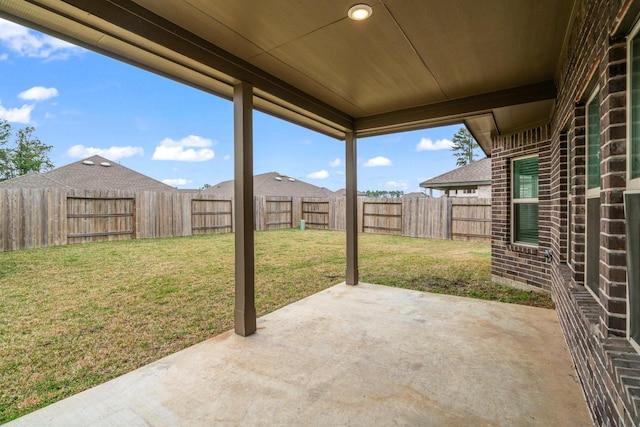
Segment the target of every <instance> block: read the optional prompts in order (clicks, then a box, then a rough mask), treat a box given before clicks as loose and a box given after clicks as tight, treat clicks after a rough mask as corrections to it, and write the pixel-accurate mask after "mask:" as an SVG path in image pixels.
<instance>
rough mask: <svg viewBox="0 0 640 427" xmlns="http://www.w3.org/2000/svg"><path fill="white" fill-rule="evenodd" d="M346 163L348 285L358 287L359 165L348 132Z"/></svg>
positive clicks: (354, 143)
mask: <svg viewBox="0 0 640 427" xmlns="http://www.w3.org/2000/svg"><path fill="white" fill-rule="evenodd" d="M345 147H346V154H345V163H346V171H347V183H346V184H347V196H346V197H347V200H346V202H347V208H346V209H347V218H346V227H347V285H357V284H358V282H359V280H360V279H359V277H358V185H357V181H358V180H357V176H358V165H357V156H356V138H355V135H354V134H353V132H347V134H346V138H345Z"/></svg>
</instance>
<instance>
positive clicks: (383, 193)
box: [364, 190, 404, 197]
mask: <svg viewBox="0 0 640 427" xmlns="http://www.w3.org/2000/svg"><path fill="white" fill-rule="evenodd" d="M364 193H365V194H366V195H367V197H402V196H403V195H404V191H400V190H392V191H387V190H367V191H365V192H364Z"/></svg>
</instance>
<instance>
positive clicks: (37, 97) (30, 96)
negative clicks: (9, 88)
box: [18, 86, 58, 101]
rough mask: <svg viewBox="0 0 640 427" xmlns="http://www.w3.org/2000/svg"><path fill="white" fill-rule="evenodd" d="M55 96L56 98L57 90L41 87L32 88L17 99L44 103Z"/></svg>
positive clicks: (20, 94) (21, 93)
mask: <svg viewBox="0 0 640 427" xmlns="http://www.w3.org/2000/svg"><path fill="white" fill-rule="evenodd" d="M56 96H58V89H56V88H55V87H50V88H46V87H42V86H34V87H32V88H31V89H28V90H25V91H24V92H20V93H19V94H18V98H20V99H24V100H25V101H44V100H46V99H49V98H53V97H56Z"/></svg>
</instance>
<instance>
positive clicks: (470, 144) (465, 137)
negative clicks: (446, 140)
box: [451, 127, 479, 166]
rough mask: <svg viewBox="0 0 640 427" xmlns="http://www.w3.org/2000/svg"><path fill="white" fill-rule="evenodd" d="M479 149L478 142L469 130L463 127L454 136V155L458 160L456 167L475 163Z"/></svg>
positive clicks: (452, 148) (452, 149)
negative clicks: (476, 151)
mask: <svg viewBox="0 0 640 427" xmlns="http://www.w3.org/2000/svg"><path fill="white" fill-rule="evenodd" d="M478 147H479V145H478V143H477V142H476V140H475V139H474V138H473V135H471V132H469V131H468V130H467V128H465V127H462V128H460V130H458V132H456V134H455V135H454V136H453V147H451V151H453V155H454V156H455V157H456V158H457V159H458V160H456V166H464V165H468V164H469V163H471V162H473V161H474V160H475V157H476V153H475V150H476V149H477V148H478Z"/></svg>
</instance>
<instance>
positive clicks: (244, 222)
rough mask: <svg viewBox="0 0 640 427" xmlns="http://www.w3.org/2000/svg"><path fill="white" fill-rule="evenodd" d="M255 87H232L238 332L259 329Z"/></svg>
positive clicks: (236, 326) (242, 332) (241, 333)
mask: <svg viewBox="0 0 640 427" xmlns="http://www.w3.org/2000/svg"><path fill="white" fill-rule="evenodd" d="M252 100H253V88H252V87H251V85H250V84H249V83H247V82H241V83H239V84H237V85H236V86H235V87H234V91H233V133H234V178H235V179H234V199H235V212H234V215H235V226H236V228H235V260H236V261H235V263H236V264H235V270H236V271H235V273H236V276H235V311H234V324H235V332H236V334H238V335H241V336H243V337H246V336H248V335H251V334H253V333H254V332H255V331H256V308H255V246H254V236H253V230H254V228H255V227H254V216H253V102H252Z"/></svg>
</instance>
